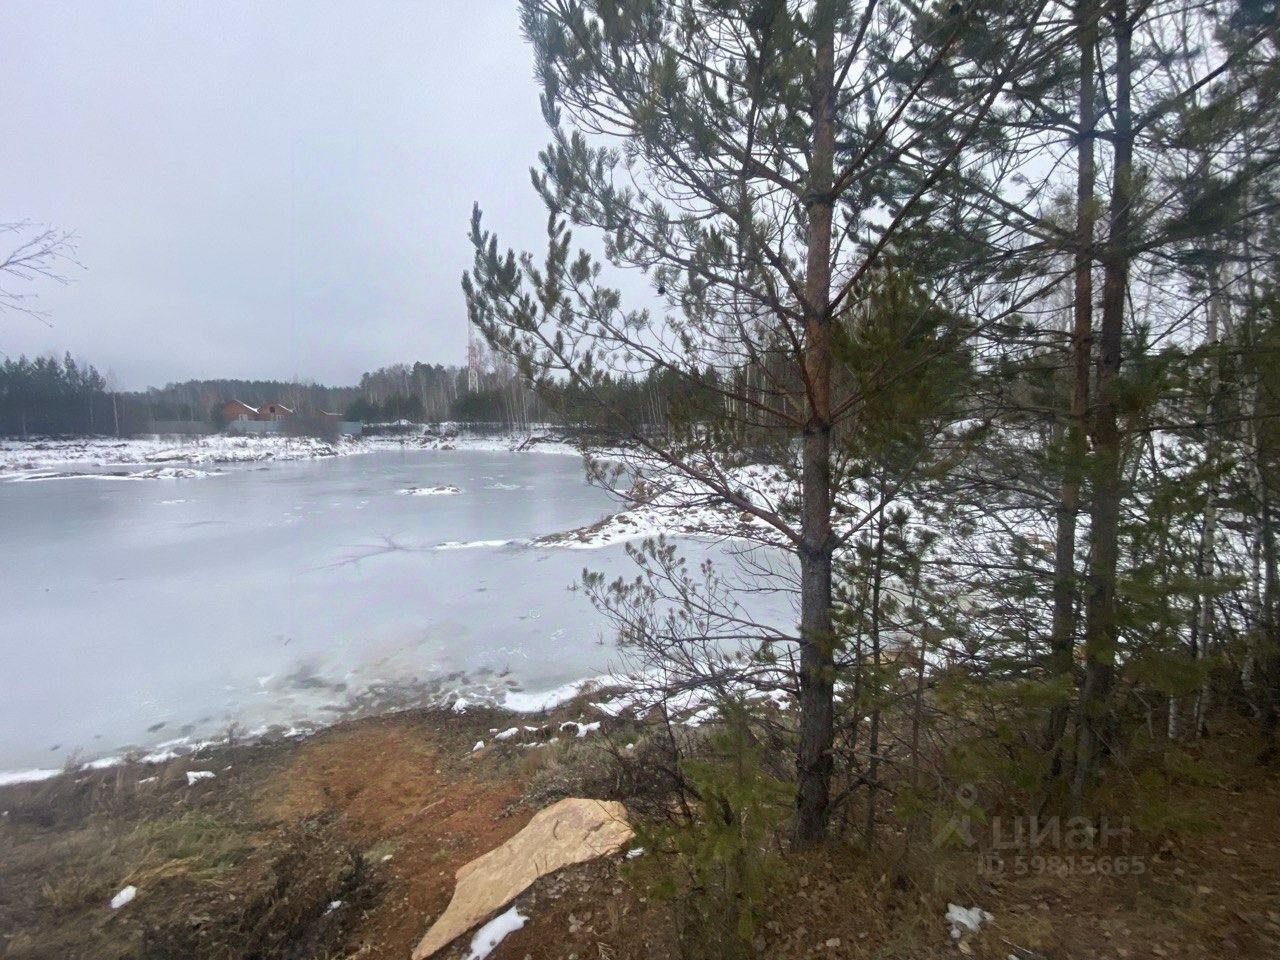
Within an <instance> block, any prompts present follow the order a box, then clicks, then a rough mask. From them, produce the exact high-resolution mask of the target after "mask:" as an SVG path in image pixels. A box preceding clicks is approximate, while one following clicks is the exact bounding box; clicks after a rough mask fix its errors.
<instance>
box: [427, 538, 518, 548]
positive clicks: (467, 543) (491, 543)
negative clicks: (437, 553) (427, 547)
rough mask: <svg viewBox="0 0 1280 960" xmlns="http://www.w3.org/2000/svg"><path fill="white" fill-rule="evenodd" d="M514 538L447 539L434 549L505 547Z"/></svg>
mask: <svg viewBox="0 0 1280 960" xmlns="http://www.w3.org/2000/svg"><path fill="white" fill-rule="evenodd" d="M511 543H515V541H514V540H446V541H445V542H444V543H437V544H436V545H435V546H434V547H432V549H433V550H479V549H482V548H484V547H505V546H507V545H508V544H511Z"/></svg>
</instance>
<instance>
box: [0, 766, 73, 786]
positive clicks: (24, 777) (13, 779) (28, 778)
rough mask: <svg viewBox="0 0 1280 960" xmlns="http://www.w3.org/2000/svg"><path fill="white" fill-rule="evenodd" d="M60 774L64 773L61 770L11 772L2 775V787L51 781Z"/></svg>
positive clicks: (0, 781) (0, 778) (0, 776)
mask: <svg viewBox="0 0 1280 960" xmlns="http://www.w3.org/2000/svg"><path fill="white" fill-rule="evenodd" d="M60 773H62V769H61V768H59V769H57V770H11V771H9V772H8V773H0V787H10V786H13V785H14V784H15V783H37V782H39V781H41V780H51V779H53V778H54V777H56V776H57V775H58V774H60Z"/></svg>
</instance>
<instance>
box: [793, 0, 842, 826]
mask: <svg viewBox="0 0 1280 960" xmlns="http://www.w3.org/2000/svg"><path fill="white" fill-rule="evenodd" d="M814 23H815V33H816V38H815V51H814V54H815V64H814V84H813V105H812V111H813V152H812V156H811V157H810V161H809V183H810V188H809V195H808V197H807V198H806V202H807V206H808V215H809V234H808V261H807V263H806V270H805V291H804V293H805V303H804V313H805V317H804V319H805V347H804V367H805V377H806V380H807V384H808V391H809V394H808V400H809V410H808V420H807V422H806V424H805V428H804V440H803V448H802V454H801V456H802V474H803V476H802V480H801V508H800V509H801V522H800V526H801V531H800V532H801V544H800V550H799V553H800V744H799V750H798V753H797V757H796V769H797V775H798V780H799V783H798V786H797V790H796V813H795V823H794V825H793V836H794V839H795V842H796V844H797V845H798V846H808V845H812V844H814V843H816V842H817V841H819V840H821V839H822V838H823V837H824V836H825V835H826V831H827V816H828V805H829V801H830V793H831V769H832V757H831V747H832V741H833V739H834V727H835V723H834V710H833V694H834V689H835V653H834V644H835V631H834V629H833V625H832V619H831V554H832V549H833V536H832V530H831V309H830V304H831V213H832V207H833V206H834V198H833V197H832V196H831V189H832V185H833V182H834V168H835V23H834V20H833V19H832V13H831V11H830V9H829V8H828V6H827V5H826V4H819V5H818V10H817V11H816V12H815V13H814Z"/></svg>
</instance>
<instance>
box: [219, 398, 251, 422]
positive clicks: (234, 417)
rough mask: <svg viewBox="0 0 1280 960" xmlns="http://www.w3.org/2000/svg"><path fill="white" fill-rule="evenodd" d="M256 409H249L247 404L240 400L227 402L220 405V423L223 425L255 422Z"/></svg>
mask: <svg viewBox="0 0 1280 960" xmlns="http://www.w3.org/2000/svg"><path fill="white" fill-rule="evenodd" d="M257 419H258V408H257V407H251V406H249V405H248V404H247V403H244V402H242V401H240V400H228V401H227V402H226V403H224V404H223V405H222V421H223V423H235V422H236V421H240V422H242V423H243V422H244V421H246V420H257Z"/></svg>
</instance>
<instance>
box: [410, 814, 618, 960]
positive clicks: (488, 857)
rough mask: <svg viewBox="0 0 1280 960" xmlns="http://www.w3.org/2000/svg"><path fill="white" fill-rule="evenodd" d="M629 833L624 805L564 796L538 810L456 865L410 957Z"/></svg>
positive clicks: (416, 959) (422, 955)
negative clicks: (507, 835)
mask: <svg viewBox="0 0 1280 960" xmlns="http://www.w3.org/2000/svg"><path fill="white" fill-rule="evenodd" d="M634 836H635V833H634V831H633V830H632V829H631V825H630V824H629V823H628V822H627V811H626V808H625V807H624V806H623V805H622V804H621V803H618V802H617V801H614V800H583V799H579V798H574V797H570V798H569V799H567V800H561V801H560V802H559V803H554V804H552V805H551V806H549V807H547V808H546V809H544V810H539V811H538V812H537V813H536V814H534V816H533V819H532V820H530V821H529V823H528V824H527V825H526V826H525V828H524V829H523V830H521V831H520V832H519V833H517V834H516V835H515V836H514V837H512V838H511V839H510V840H508V841H507V842H506V843H504V844H503V845H502V846H500V847H496V848H495V849H493V850H490V851H489V852H488V853H486V854H485V855H484V856H482V857H477V858H476V859H475V860H472V861H471V862H470V863H468V864H466V865H465V866H463V867H461V868H459V870H458V872H457V874H456V875H455V876H456V880H457V883H456V885H455V887H454V890H453V899H452V900H450V901H449V906H448V907H447V908H445V911H444V913H442V914H441V915H440V918H439V919H438V920H436V922H435V923H434V924H432V925H431V929H430V930H428V931H427V935H426V936H425V937H423V938H422V941H421V942H420V943H419V944H418V946H417V947H416V948H415V949H414V951H413V960H426V958H427V957H430V956H431V955H432V954H434V953H436V952H437V951H439V950H440V949H442V948H443V947H446V946H448V945H449V944H450V943H451V942H453V941H454V940H455V939H457V938H458V937H460V936H462V935H463V934H464V933H466V932H467V931H468V930H470V929H471V928H472V927H474V926H476V924H478V923H480V922H481V921H482V920H486V919H487V918H489V917H490V916H492V915H493V914H494V913H495V912H496V911H498V910H500V909H502V908H503V907H505V906H506V905H507V904H509V903H510V902H511V901H512V900H514V899H515V898H516V897H518V896H519V895H520V894H521V893H523V892H524V891H525V890H527V889H528V888H529V887H530V886H531V885H532V884H533V882H534V881H535V880H537V879H538V878H539V877H544V876H546V875H547V874H549V873H554V872H555V871H557V870H560V869H562V868H564V867H567V866H570V865H572V864H575V863H583V862H585V861H587V860H594V859H595V858H596V857H603V856H607V855H608V854H611V853H616V852H617V851H618V850H620V849H621V848H622V847H623V846H624V845H625V844H627V843H628V842H630V840H631V838H632V837H634Z"/></svg>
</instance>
